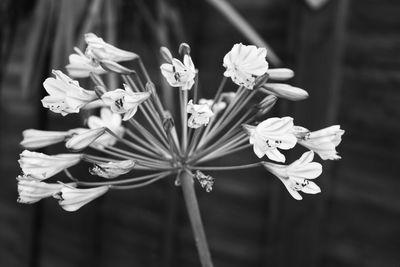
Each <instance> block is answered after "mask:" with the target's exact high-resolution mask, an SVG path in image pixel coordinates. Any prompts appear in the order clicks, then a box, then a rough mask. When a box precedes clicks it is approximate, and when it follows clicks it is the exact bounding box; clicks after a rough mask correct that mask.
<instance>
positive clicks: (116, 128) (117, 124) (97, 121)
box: [88, 108, 125, 148]
mask: <svg viewBox="0 0 400 267" xmlns="http://www.w3.org/2000/svg"><path fill="white" fill-rule="evenodd" d="M88 126H89V128H90V129H96V128H100V127H107V128H108V129H110V130H111V131H112V132H113V133H115V134H116V135H117V136H119V137H121V138H122V136H123V135H124V132H125V128H124V127H123V126H122V118H121V115H119V114H117V113H113V112H111V110H110V109H109V108H102V109H101V110H100V117H98V116H94V115H93V116H90V117H89V119H88ZM116 142H117V138H116V137H115V136H113V135H111V134H109V133H107V132H106V133H104V134H103V135H102V136H100V137H99V138H97V139H96V140H95V141H94V142H93V143H92V144H91V146H94V147H99V148H104V147H107V146H113V145H114V144H115V143H116Z"/></svg>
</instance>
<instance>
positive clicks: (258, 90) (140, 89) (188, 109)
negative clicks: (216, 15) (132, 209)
mask: <svg viewBox="0 0 400 267" xmlns="http://www.w3.org/2000/svg"><path fill="white" fill-rule="evenodd" d="M85 40H86V43H87V48H86V50H85V53H83V52H81V51H80V50H79V49H77V48H76V49H75V51H76V53H75V54H72V55H71V56H70V57H69V60H70V62H69V64H68V65H67V66H66V69H67V71H68V74H69V76H67V75H66V74H64V73H63V72H61V71H60V70H54V71H53V74H54V76H55V77H54V78H53V77H50V78H47V79H46V80H45V81H44V83H43V86H44V88H45V90H46V92H47V93H48V95H47V96H45V97H44V98H43V99H42V104H43V106H44V107H45V108H48V109H49V110H50V111H52V112H55V113H60V114H61V115H62V116H66V115H68V114H70V113H79V112H80V110H81V109H86V110H87V109H90V110H91V111H92V114H94V115H91V116H89V117H88V118H87V120H86V121H87V127H86V128H75V129H68V130H65V131H43V130H36V129H28V130H25V131H24V132H23V140H22V142H21V145H22V146H23V147H24V148H25V149H30V150H35V149H41V148H45V147H46V146H49V145H53V144H56V143H61V142H64V143H65V147H66V149H68V150H69V151H71V153H67V154H58V155H46V154H43V153H39V152H32V151H29V150H24V151H23V152H22V153H21V155H20V160H19V164H20V167H21V169H22V174H21V175H20V176H18V178H17V180H18V192H19V199H18V201H19V202H21V203H34V202H37V201H39V200H40V199H43V198H47V197H54V198H55V199H58V201H59V204H60V205H61V207H62V208H63V209H65V210H67V211H75V210H77V209H79V208H81V207H82V206H83V205H85V204H87V203H89V202H90V201H92V200H93V199H95V198H97V197H99V196H102V195H103V194H105V193H106V192H107V191H109V190H111V189H116V190H118V189H132V188H138V187H141V186H145V185H148V184H151V183H153V182H156V181H158V180H160V179H164V178H167V177H171V176H174V175H175V176H176V177H178V178H179V174H180V173H182V172H188V173H191V175H192V177H193V178H195V179H197V180H198V181H199V183H200V185H201V186H202V187H203V188H205V190H206V191H207V192H210V191H211V190H212V187H213V185H214V182H215V179H214V178H213V177H211V176H210V175H207V174H204V173H203V172H202V171H201V170H232V169H244V168H250V167H264V168H265V169H266V170H267V171H269V172H270V173H272V174H273V175H275V176H276V177H277V178H279V180H280V181H282V183H283V184H284V186H285V187H286V188H287V190H288V191H289V193H290V194H291V195H292V196H293V197H294V198H295V199H302V196H301V195H300V194H299V191H301V192H303V193H307V194H315V193H319V192H320V188H319V187H318V186H317V185H316V184H315V183H314V182H312V181H311V180H310V179H315V178H317V177H318V176H319V175H320V174H321V172H322V166H321V164H320V163H317V162H313V158H314V153H316V154H317V155H319V156H320V158H321V159H322V160H336V159H340V156H339V155H338V154H337V151H336V147H337V146H338V145H339V143H340V142H341V136H342V135H343V133H344V131H343V130H342V129H340V126H339V125H334V126H330V127H327V128H324V129H321V130H317V131H310V130H308V129H306V128H304V127H302V126H296V125H295V123H294V120H293V118H291V117H282V118H279V117H272V118H265V115H266V114H268V112H269V111H270V110H271V109H272V108H273V106H274V105H275V103H276V102H277V100H278V99H280V98H281V99H287V100H292V101H298V100H303V99H305V98H307V97H308V94H307V92H306V91H305V90H303V89H300V88H297V87H293V86H291V85H288V84H285V83H281V82H282V81H285V80H288V79H290V78H292V77H293V75H294V73H293V71H292V70H290V69H284V68H280V69H270V68H269V66H268V62H267V60H266V54H267V51H266V49H264V48H257V47H256V46H252V45H243V44H235V45H234V46H233V48H232V50H231V51H230V52H228V53H227V54H226V55H225V57H224V58H223V66H224V67H225V72H224V73H223V78H222V81H221V83H220V85H219V86H218V89H217V90H216V91H215V96H214V98H213V99H204V98H202V99H198V95H199V92H198V83H199V81H198V70H197V69H196V67H195V65H194V63H193V60H192V58H191V56H190V47H189V46H188V45H187V44H182V45H181V46H180V48H179V53H180V55H181V57H182V61H181V60H180V59H178V58H174V57H173V55H172V53H171V52H170V51H169V50H168V49H167V48H165V47H163V48H161V55H162V57H163V58H164V59H165V61H166V62H165V63H164V64H162V65H161V66H160V70H161V74H162V75H163V77H164V78H165V79H166V81H167V82H168V84H169V85H170V86H171V87H176V88H178V90H179V95H180V99H179V100H180V116H179V119H180V123H178V124H176V123H175V121H174V118H173V117H172V115H171V114H170V112H169V111H168V110H166V109H165V108H164V106H163V103H162V102H161V101H160V99H159V96H158V94H157V91H156V87H155V85H154V84H153V83H152V81H151V78H150V77H149V75H148V73H147V70H146V68H145V65H144V64H143V62H142V61H141V58H140V57H139V55H137V54H135V53H132V52H129V51H125V50H121V49H119V48H116V47H114V46H112V45H111V44H108V43H106V42H105V41H104V40H103V39H101V38H99V37H97V36H96V35H95V34H93V33H88V34H86V35H85ZM124 61H136V62H137V63H138V64H137V65H138V69H135V70H133V69H129V68H127V67H125V66H122V65H120V62H124ZM107 73H117V74H119V75H120V77H121V79H122V81H121V83H122V85H123V86H122V87H121V88H109V87H108V86H107V85H105V83H104V82H103V80H102V78H101V75H105V74H107ZM71 77H72V78H88V77H90V79H91V80H92V82H93V83H94V86H93V88H94V90H88V89H85V88H82V87H81V86H80V84H79V83H78V81H76V80H73V79H72V78H71ZM228 78H230V79H231V80H232V82H233V83H234V84H236V85H238V87H237V89H236V90H235V91H231V92H229V91H228V92H224V89H225V87H226V86H227V83H228ZM231 85H232V84H231ZM170 90H174V89H170ZM138 111H140V113H141V115H142V116H141V117H140V118H136V116H135V114H136V113H138ZM97 112H98V114H99V115H95V114H96V113H97ZM175 125H177V126H178V125H179V126H181V130H180V131H178V130H177V129H176V127H175ZM296 144H299V145H300V146H302V147H304V148H306V149H308V150H309V151H308V152H305V153H304V154H303V155H302V156H301V157H300V158H299V159H298V160H296V161H294V162H292V163H291V164H289V165H284V164H283V163H285V161H286V157H285V155H284V154H283V153H282V152H283V151H285V150H289V149H292V148H293V147H295V146H296ZM249 148H252V149H253V151H254V154H255V157H254V158H253V160H254V161H255V162H252V163H250V164H246V165H232V166H209V165H204V163H206V162H209V161H212V160H214V159H217V158H220V157H223V156H226V155H228V154H232V153H237V152H239V151H242V150H245V149H249ZM263 158H265V159H269V160H270V161H263V160H261V159H263ZM82 161H83V162H86V163H88V164H91V165H92V167H90V169H89V174H90V175H92V176H93V178H90V179H84V178H81V177H80V178H76V177H75V175H74V174H73V172H74V166H75V165H77V164H79V163H80V162H82ZM278 163H280V164H278ZM142 172H145V173H142ZM62 173H63V174H64V176H65V179H69V180H70V181H68V182H63V181H62V179H64V178H62ZM132 174H134V175H133V177H129V176H130V175H132ZM178 178H177V179H176V180H175V184H177V185H179V184H180V181H179V179H178ZM104 179H105V180H104ZM51 180H53V182H51Z"/></svg>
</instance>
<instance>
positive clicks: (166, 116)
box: [163, 111, 175, 132]
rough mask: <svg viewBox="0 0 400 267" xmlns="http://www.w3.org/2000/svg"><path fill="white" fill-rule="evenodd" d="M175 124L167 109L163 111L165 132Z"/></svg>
mask: <svg viewBox="0 0 400 267" xmlns="http://www.w3.org/2000/svg"><path fill="white" fill-rule="evenodd" d="M174 126H175V122H174V119H173V118H172V115H171V113H170V112H169V111H164V112H163V127H164V130H165V131H166V132H169V131H170V130H171V129H172V128H173V127H174Z"/></svg>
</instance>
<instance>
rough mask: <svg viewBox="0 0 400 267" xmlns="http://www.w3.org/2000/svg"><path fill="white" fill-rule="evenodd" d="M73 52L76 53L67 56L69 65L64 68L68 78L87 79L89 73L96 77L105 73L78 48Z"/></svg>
mask: <svg viewBox="0 0 400 267" xmlns="http://www.w3.org/2000/svg"><path fill="white" fill-rule="evenodd" d="M75 51H77V53H76V54H71V55H70V56H69V64H68V65H67V66H65V68H66V69H67V71H68V75H69V76H71V77H73V78H86V77H89V74H90V73H94V74H98V75H100V74H104V73H106V71H105V70H104V69H103V68H102V67H101V66H100V64H99V63H98V62H96V61H94V60H92V59H90V58H88V57H87V56H86V55H84V54H83V53H82V52H81V51H80V50H79V49H78V48H75Z"/></svg>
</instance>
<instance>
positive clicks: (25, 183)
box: [17, 175, 75, 204]
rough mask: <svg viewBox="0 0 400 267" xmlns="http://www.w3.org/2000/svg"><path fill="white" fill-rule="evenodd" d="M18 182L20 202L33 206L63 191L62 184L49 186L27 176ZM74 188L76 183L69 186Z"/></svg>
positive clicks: (18, 178) (22, 176)
mask: <svg viewBox="0 0 400 267" xmlns="http://www.w3.org/2000/svg"><path fill="white" fill-rule="evenodd" d="M17 180H18V195H19V196H18V200H17V201H18V202H19V203H25V204H32V203H35V202H38V201H39V200H41V199H43V198H47V197H51V196H54V195H55V194H57V193H59V192H60V191H61V188H62V187H63V186H64V185H62V184H49V183H45V182H42V181H40V180H38V179H35V178H32V177H30V176H27V175H20V176H18V177H17ZM68 185H70V186H74V185H75V184H74V183H70V184H68Z"/></svg>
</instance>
